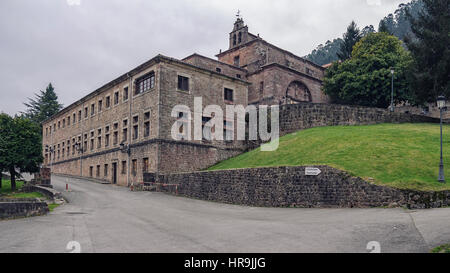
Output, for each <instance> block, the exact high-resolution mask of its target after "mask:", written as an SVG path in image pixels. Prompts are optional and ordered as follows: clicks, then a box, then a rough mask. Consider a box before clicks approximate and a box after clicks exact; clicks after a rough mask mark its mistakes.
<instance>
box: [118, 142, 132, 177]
mask: <svg viewBox="0 0 450 273" xmlns="http://www.w3.org/2000/svg"><path fill="white" fill-rule="evenodd" d="M119 146H120V151H121V152H122V153H126V154H127V185H128V186H130V156H131V148H130V144H128V143H127V144H125V143H124V142H122V143H120V145H119ZM131 186H133V184H132V185H131Z"/></svg>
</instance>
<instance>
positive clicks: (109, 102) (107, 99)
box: [105, 96, 111, 108]
mask: <svg viewBox="0 0 450 273" xmlns="http://www.w3.org/2000/svg"><path fill="white" fill-rule="evenodd" d="M105 106H106V108H109V107H111V97H110V96H107V97H106V102H105Z"/></svg>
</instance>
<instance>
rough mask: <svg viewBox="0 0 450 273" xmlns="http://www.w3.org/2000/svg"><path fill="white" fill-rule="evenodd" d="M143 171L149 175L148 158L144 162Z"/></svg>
mask: <svg viewBox="0 0 450 273" xmlns="http://www.w3.org/2000/svg"><path fill="white" fill-rule="evenodd" d="M142 171H143V172H144V173H148V158H144V159H143V160H142Z"/></svg>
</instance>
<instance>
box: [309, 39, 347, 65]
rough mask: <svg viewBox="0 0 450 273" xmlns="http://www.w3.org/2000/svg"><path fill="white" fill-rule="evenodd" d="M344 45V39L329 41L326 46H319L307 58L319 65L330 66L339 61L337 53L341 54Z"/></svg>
mask: <svg viewBox="0 0 450 273" xmlns="http://www.w3.org/2000/svg"><path fill="white" fill-rule="evenodd" d="M341 44H342V39H341V38H337V39H334V40H333V41H327V42H326V44H325V45H322V44H321V45H319V46H318V47H317V48H316V49H314V50H313V51H312V52H311V53H310V54H309V55H307V56H306V57H305V58H306V59H307V60H309V61H311V62H313V63H316V64H318V65H324V64H329V63H332V62H334V61H337V60H338V59H339V58H338V57H337V53H338V52H339V50H340V48H341Z"/></svg>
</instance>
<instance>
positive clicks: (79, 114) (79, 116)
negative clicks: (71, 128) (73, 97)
mask: <svg viewBox="0 0 450 273" xmlns="http://www.w3.org/2000/svg"><path fill="white" fill-rule="evenodd" d="M80 121H81V110H79V111H78V122H80Z"/></svg>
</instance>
